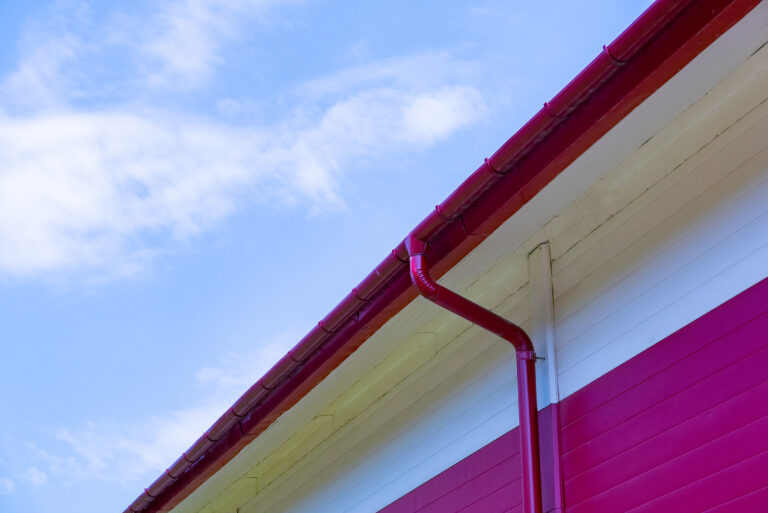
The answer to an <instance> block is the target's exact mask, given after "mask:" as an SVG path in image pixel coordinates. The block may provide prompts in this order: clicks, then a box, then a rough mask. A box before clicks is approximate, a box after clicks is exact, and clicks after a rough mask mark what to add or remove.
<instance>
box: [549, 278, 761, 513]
mask: <svg viewBox="0 0 768 513" xmlns="http://www.w3.org/2000/svg"><path fill="white" fill-rule="evenodd" d="M766 333H768V280H764V281H762V282H760V283H759V284H757V285H755V286H754V287H752V288H750V289H749V290H747V291H746V292H744V293H742V294H740V295H738V296H737V297H735V298H734V299H732V300H730V301H729V302H727V303H725V304H724V305H723V306H721V307H720V308H717V309H716V310H714V311H712V312H711V313H709V314H707V315H706V316H704V317H703V318H701V319H699V320H697V321H696V322H694V323H693V324H691V325H689V326H687V327H685V328H684V329H682V330H680V331H678V332H676V333H675V334H673V335H671V336H670V337H668V338H667V339H665V340H663V341H662V342H660V343H658V344H657V345H655V346H654V347H653V348H651V349H649V350H648V351H646V352H645V353H642V354H641V355H639V356H638V357H636V358H634V359H632V360H630V361H629V362H627V363H626V364H624V365H621V366H619V367H618V368H616V369H614V370H613V371H611V372H610V373H609V374H607V375H606V376H603V377H602V378H600V379H599V380H597V381H595V382H594V383H592V384H590V385H588V386H587V387H584V388H583V389H581V390H579V391H578V392H576V393H575V394H573V395H572V396H571V397H569V398H567V399H566V400H564V401H563V402H562V404H561V411H562V419H563V425H562V440H563V470H564V474H565V478H566V480H565V499H566V504H567V511H568V512H569V513H583V512H591V513H600V512H619V511H622V512H623V511H632V512H638V513H639V512H650V511H696V512H698V511H705V510H710V509H714V510H716V509H715V508H719V510H720V511H728V510H729V508H737V507H739V506H738V504H746V503H749V501H754V500H756V499H755V498H754V497H753V494H754V493H758V494H760V493H762V492H760V490H762V489H763V488H764V487H766V486H768V472H766V471H765V469H766V468H768V467H767V466H766V462H768V437H766V436H765V433H768V373H766V369H768V335H766ZM731 510H733V509H731Z"/></svg>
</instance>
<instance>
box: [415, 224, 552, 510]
mask: <svg viewBox="0 0 768 513" xmlns="http://www.w3.org/2000/svg"><path fill="white" fill-rule="evenodd" d="M406 247H407V248H408V254H409V257H410V268H411V281H413V284H414V285H415V286H416V288H417V289H419V292H420V293H421V295H422V296H424V297H426V298H427V299H429V300H430V301H432V302H433V303H435V304H437V305H439V306H441V307H443V308H445V309H446V310H449V311H451V312H453V313H455V314H456V315H458V316H460V317H463V318H464V319H467V320H468V321H470V322H472V323H474V324H477V325H478V326H480V327H481V328H484V329H486V330H488V331H490V332H491V333H494V334H496V335H498V336H499V337H501V338H502V339H504V340H506V341H507V342H509V343H510V344H512V345H513V346H514V348H515V354H516V356H517V405H518V411H519V417H520V456H521V457H520V466H521V468H522V472H521V473H522V485H523V504H524V505H525V511H526V512H527V513H541V511H542V509H541V477H540V469H539V436H538V417H537V411H538V408H537V407H536V354H535V353H534V351H533V343H532V342H531V339H530V338H529V337H528V335H527V334H526V333H525V331H523V329H522V328H520V326H518V325H516V324H514V323H512V322H510V321H508V320H506V319H504V318H503V317H500V316H498V315H496V314H495V313H493V312H491V311H490V310H487V309H486V308H483V307H482V306H480V305H478V304H477V303H474V302H472V301H470V300H468V299H466V298H464V297H462V296H460V295H459V294H456V293H455V292H453V291H452V290H450V289H447V288H445V287H443V286H442V285H440V284H439V283H437V282H436V281H435V280H433V279H432V277H431V276H430V275H429V257H428V255H427V244H425V243H424V241H421V240H419V239H418V238H417V237H416V236H415V235H414V234H411V235H409V236H408V238H407V239H406Z"/></svg>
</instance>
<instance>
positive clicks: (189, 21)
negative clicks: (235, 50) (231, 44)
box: [141, 0, 297, 88]
mask: <svg viewBox="0 0 768 513" xmlns="http://www.w3.org/2000/svg"><path fill="white" fill-rule="evenodd" d="M295 3H297V2H296V1H286V0H283V1H280V0H225V1H222V0H176V1H172V2H168V3H167V4H165V5H164V6H163V8H162V9H161V11H160V13H159V15H158V16H157V18H156V20H155V21H156V22H155V24H154V26H153V27H152V28H150V29H149V31H148V32H149V36H148V38H147V40H146V41H145V42H144V43H143V44H142V45H141V51H142V52H143V53H144V54H145V55H146V56H147V57H148V58H149V65H148V70H149V77H148V78H149V82H150V85H151V86H154V87H171V88H179V87H182V88H189V87H195V86H197V85H199V84H200V83H203V82H204V81H205V80H206V79H207V78H208V77H209V75H210V74H211V72H212V70H213V69H214V67H215V66H216V65H218V64H220V62H221V59H222V57H221V50H222V46H223V45H224V44H225V43H226V42H227V41H228V40H232V39H234V38H236V37H237V36H238V35H239V34H240V33H241V30H242V28H243V26H244V25H245V23H246V22H247V21H252V20H254V19H261V20H263V19H264V17H265V16H266V15H267V14H268V13H269V12H270V11H271V10H272V9H273V8H275V7H277V6H281V7H285V6H286V5H288V4H295Z"/></svg>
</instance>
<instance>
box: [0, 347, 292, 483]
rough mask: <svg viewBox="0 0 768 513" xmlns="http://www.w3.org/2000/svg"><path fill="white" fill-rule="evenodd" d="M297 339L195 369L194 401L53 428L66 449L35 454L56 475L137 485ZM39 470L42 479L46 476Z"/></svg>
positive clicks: (159, 468) (189, 441) (183, 446)
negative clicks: (197, 393) (140, 415)
mask: <svg viewBox="0 0 768 513" xmlns="http://www.w3.org/2000/svg"><path fill="white" fill-rule="evenodd" d="M297 339H298V337H297V336H296V335H295V334H294V333H283V334H279V335H277V336H275V337H273V338H271V339H268V340H265V341H264V342H263V343H262V344H258V346H257V349H255V350H254V351H252V352H248V353H241V354H234V353H232V354H229V355H227V356H226V357H224V358H222V359H221V361H220V362H219V365H218V366H216V367H206V368H203V369H200V370H199V371H198V372H197V374H196V380H197V382H198V385H199V386H200V388H201V389H202V390H204V393H203V394H201V400H200V403H199V404H198V405H194V406H192V407H189V408H185V409H179V410H176V411H171V412H169V413H168V414H164V415H162V416H160V415H157V416H152V417H149V418H146V419H137V420H136V421H134V422H129V423H126V422H115V421H112V420H100V421H92V422H88V423H87V424H86V425H85V426H83V427H80V428H76V429H72V428H66V429H64V428H62V429H58V430H57V431H56V432H55V435H54V436H55V438H56V439H57V440H59V441H61V442H64V444H65V447H66V450H64V451H58V452H57V453H52V452H50V451H43V450H40V449H39V448H38V449H37V452H38V456H40V457H41V458H42V459H43V460H44V461H46V462H47V464H48V466H49V471H50V472H51V473H52V474H54V475H56V476H57V477H58V478H59V479H68V480H103V481H112V482H116V483H122V484H126V485H128V486H138V485H139V484H141V483H142V482H143V481H142V480H144V481H146V480H148V479H152V478H154V477H156V474H159V473H160V472H162V470H163V469H165V468H167V467H168V466H170V465H171V463H173V462H174V461H175V460H176V458H178V457H179V456H180V455H181V453H182V452H183V451H184V450H186V449H187V448H188V447H189V446H190V445H191V444H192V442H194V441H195V440H196V439H197V438H198V437H199V436H200V435H201V434H202V433H203V432H204V431H205V430H206V429H207V428H208V427H209V426H210V425H211V424H212V423H213V422H214V420H216V418H218V416H219V415H221V414H222V413H223V412H224V411H225V410H226V409H227V408H228V407H229V406H230V405H232V403H234V401H235V400H236V399H237V397H238V396H239V395H240V394H242V393H243V392H244V391H245V390H246V389H247V388H248V387H249V386H251V385H252V384H253V383H254V382H255V381H256V380H257V379H258V378H259V377H261V376H262V375H263V374H264V373H265V372H266V371H267V370H268V369H269V367H270V366H271V365H272V364H273V363H274V362H275V361H277V360H278V358H280V357H282V356H283V354H285V353H286V352H287V351H288V349H290V347H291V346H292V345H293V344H294V343H295V342H296V340H297ZM31 470H32V469H30V471H31ZM35 470H37V469H35ZM30 471H28V472H27V476H28V477H31V476H30ZM40 474H42V479H43V482H44V480H45V477H46V476H45V474H44V473H42V472H41V473H40ZM35 476H36V477H38V478H39V477H40V475H39V474H37V473H35ZM0 483H1V482H0Z"/></svg>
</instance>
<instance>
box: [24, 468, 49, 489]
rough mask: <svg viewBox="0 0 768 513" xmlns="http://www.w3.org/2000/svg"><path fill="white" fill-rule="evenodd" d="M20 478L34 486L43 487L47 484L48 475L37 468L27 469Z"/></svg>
mask: <svg viewBox="0 0 768 513" xmlns="http://www.w3.org/2000/svg"><path fill="white" fill-rule="evenodd" d="M22 478H23V479H24V480H25V481H27V482H28V483H31V484H32V485H34V486H43V485H44V484H45V483H47V482H48V474H46V473H45V472H43V471H42V470H40V469H39V468H37V467H29V468H28V469H27V470H26V471H25V472H24V474H23V475H22Z"/></svg>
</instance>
